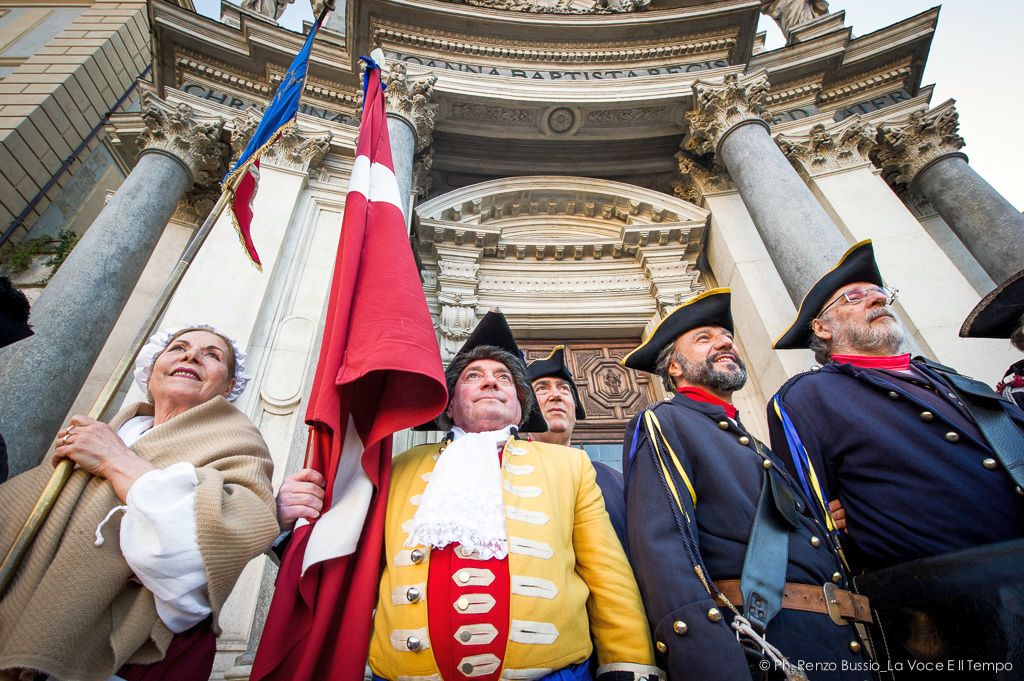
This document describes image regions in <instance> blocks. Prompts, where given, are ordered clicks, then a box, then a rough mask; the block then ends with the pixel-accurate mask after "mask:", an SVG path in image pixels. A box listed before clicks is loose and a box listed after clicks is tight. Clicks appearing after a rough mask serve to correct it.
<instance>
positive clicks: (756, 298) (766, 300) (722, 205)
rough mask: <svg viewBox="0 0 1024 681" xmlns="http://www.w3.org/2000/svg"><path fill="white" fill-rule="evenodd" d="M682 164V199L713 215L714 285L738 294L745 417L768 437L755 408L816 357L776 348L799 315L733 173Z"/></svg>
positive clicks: (709, 248) (710, 257) (735, 310)
mask: <svg viewBox="0 0 1024 681" xmlns="http://www.w3.org/2000/svg"><path fill="white" fill-rule="evenodd" d="M676 161H677V162H678V164H679V173H680V182H679V184H677V185H676V187H675V193H676V195H677V196H679V197H681V198H684V199H686V200H688V201H690V202H692V203H695V204H697V205H700V206H702V207H704V208H707V209H708V210H710V211H711V223H710V225H709V226H708V231H707V240H706V248H705V251H704V254H705V256H706V258H707V262H708V264H709V265H710V266H711V272H712V274H713V275H714V282H708V285H709V286H710V285H711V284H712V283H713V284H714V285H717V286H727V287H729V288H731V289H732V316H733V321H734V323H735V325H736V338H737V341H738V342H739V343H740V345H741V353H742V354H743V357H744V360H745V361H746V363H747V371H748V375H749V377H750V380H749V381H748V383H747V385H746V386H745V387H744V388H743V390H741V391H740V393H738V394H737V395H736V396H735V399H737V400H740V399H742V400H745V403H746V404H747V405H748V406H747V409H746V411H745V412H744V417H743V418H744V422H745V423H747V425H748V427H752V428H754V429H755V434H764V433H767V427H768V426H767V422H766V421H765V418H764V409H763V407H758V408H756V409H754V408H753V405H755V404H756V405H764V404H765V402H766V400H767V399H768V398H770V397H771V396H772V394H774V393H775V391H776V390H778V389H779V387H780V386H781V385H782V384H783V383H785V382H786V380H787V379H789V378H790V377H791V376H794V375H795V374H798V373H800V372H801V371H806V370H807V369H808V368H809V367H811V366H812V365H813V364H814V358H813V356H812V354H811V351H810V350H794V351H790V352H775V351H774V350H772V349H771V345H772V341H773V340H775V337H776V336H777V335H778V334H779V332H780V331H781V330H782V329H784V328H786V326H787V325H788V324H789V323H790V322H791V321H793V317H795V316H796V306H794V304H793V302H792V300H790V297H789V294H788V293H787V292H786V287H785V285H784V284H783V282H782V279H781V278H780V276H779V272H778V268H777V267H776V265H775V263H774V262H772V258H771V256H770V255H769V253H768V250H767V249H766V248H765V244H764V241H763V240H762V238H761V235H760V234H758V231H757V228H756V227H755V226H754V222H753V221H752V220H751V218H750V214H749V213H748V212H747V209H746V206H744V205H743V200H742V199H741V198H740V195H739V192H737V191H736V187H735V185H734V184H733V183H732V179H731V178H730V177H729V174H728V173H727V172H726V171H725V169H724V168H721V167H712V168H707V167H706V166H704V165H701V164H699V163H697V162H695V161H694V160H693V159H691V158H689V157H687V156H686V155H685V154H678V155H677V156H676ZM754 424H757V425H756V426H755V425H754Z"/></svg>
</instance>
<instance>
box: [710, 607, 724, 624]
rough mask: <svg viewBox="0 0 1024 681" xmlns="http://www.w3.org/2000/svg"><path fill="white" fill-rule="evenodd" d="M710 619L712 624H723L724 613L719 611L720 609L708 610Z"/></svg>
mask: <svg viewBox="0 0 1024 681" xmlns="http://www.w3.org/2000/svg"><path fill="white" fill-rule="evenodd" d="M708 619H709V620H711V621H712V622H721V621H722V613H721V612H720V611H719V610H718V608H711V609H710V610H708Z"/></svg>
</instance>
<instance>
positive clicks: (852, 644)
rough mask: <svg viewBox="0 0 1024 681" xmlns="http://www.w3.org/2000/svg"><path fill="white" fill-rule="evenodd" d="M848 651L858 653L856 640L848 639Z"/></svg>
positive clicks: (858, 646)
mask: <svg viewBox="0 0 1024 681" xmlns="http://www.w3.org/2000/svg"><path fill="white" fill-rule="evenodd" d="M850 652H851V653H859V652H860V643H859V642H857V641H850Z"/></svg>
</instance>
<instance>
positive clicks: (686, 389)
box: [676, 386, 736, 419]
mask: <svg viewBox="0 0 1024 681" xmlns="http://www.w3.org/2000/svg"><path fill="white" fill-rule="evenodd" d="M676 391H677V392H678V393H679V394H680V395H686V396H687V397H689V398H690V399H691V400H695V401H697V402H707V403H708V404H717V405H718V406H719V407H722V408H723V409H725V415H726V416H728V417H729V418H731V419H735V418H736V407H734V406H732V405H731V404H729V403H728V402H726V401H725V400H722V399H719V398H717V397H715V396H714V395H712V394H711V393H709V392H708V391H707V390H702V389H700V388H691V387H690V386H683V387H682V388H677V389H676Z"/></svg>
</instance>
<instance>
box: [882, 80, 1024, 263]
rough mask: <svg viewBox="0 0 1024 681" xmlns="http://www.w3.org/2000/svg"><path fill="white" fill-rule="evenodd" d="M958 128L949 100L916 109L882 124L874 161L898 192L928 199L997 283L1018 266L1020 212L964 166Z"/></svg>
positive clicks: (1022, 231)
mask: <svg viewBox="0 0 1024 681" xmlns="http://www.w3.org/2000/svg"><path fill="white" fill-rule="evenodd" d="M959 127H960V124H959V116H958V115H957V112H956V108H955V105H954V102H953V100H949V101H947V102H945V103H943V104H940V105H939V106H937V107H935V108H934V109H931V110H930V111H918V112H915V113H913V114H911V115H910V116H909V118H908V119H907V120H906V121H903V122H901V123H896V124H889V125H884V126H882V130H881V135H880V144H879V146H878V148H877V149H876V150H875V152H874V153H875V161H876V163H877V164H878V165H879V167H881V168H882V174H883V176H884V177H885V178H886V180H887V181H888V182H889V183H890V184H893V185H895V186H896V188H897V190H899V189H901V188H902V186H909V187H910V188H911V189H912V190H916V191H918V192H920V193H921V194H922V195H923V196H924V197H925V198H927V199H928V201H929V202H931V204H932V206H934V207H935V210H936V211H938V213H939V215H941V216H942V219H943V220H945V222H946V224H948V225H949V226H950V228H951V229H952V230H953V231H954V232H955V233H956V235H957V236H958V237H960V240H961V241H963V243H964V245H965V246H966V247H967V249H968V250H969V251H970V252H971V253H972V254H973V255H974V257H975V258H976V259H977V260H978V262H979V263H980V264H981V266H982V267H983V268H984V269H985V271H986V272H987V273H988V275H989V276H991V277H992V280H993V281H995V282H996V283H999V282H1002V281H1005V280H1006V279H1008V278H1009V277H1010V275H1012V274H1015V273H1016V272H1018V271H1019V270H1020V267H1021V257H1020V244H1022V243H1024V215H1021V213H1020V211H1018V210H1017V209H1016V208H1014V207H1013V205H1011V204H1010V202H1009V201H1007V200H1006V199H1005V198H1003V196H1002V194H1000V193H999V192H997V191H996V190H995V189H993V188H992V185H990V184H989V183H988V182H986V181H985V179H984V178H982V177H981V176H980V175H978V174H977V173H976V172H974V169H973V168H971V167H970V166H969V165H968V164H967V156H966V155H965V154H964V153H963V152H961V151H960V149H961V148H962V147H963V146H964V140H963V138H962V137H960V135H959V134H957V131H958V129H959Z"/></svg>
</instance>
